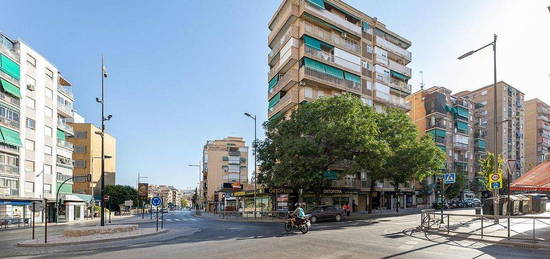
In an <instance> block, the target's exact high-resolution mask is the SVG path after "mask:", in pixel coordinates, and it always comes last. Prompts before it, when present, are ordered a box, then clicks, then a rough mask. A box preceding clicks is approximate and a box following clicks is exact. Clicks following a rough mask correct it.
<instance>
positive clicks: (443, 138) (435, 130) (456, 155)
mask: <svg viewBox="0 0 550 259" xmlns="http://www.w3.org/2000/svg"><path fill="white" fill-rule="evenodd" d="M407 100H408V101H409V102H410V103H411V110H410V111H409V113H408V114H409V117H410V118H411V120H412V121H413V123H414V124H415V125H416V127H417V129H418V131H419V133H420V134H422V135H425V134H428V135H430V136H431V137H432V138H433V140H434V142H435V144H436V145H437V146H438V147H439V148H441V150H442V151H443V152H445V154H446V158H447V159H446V163H445V168H442V169H445V171H446V172H454V173H456V174H461V175H462V176H463V177H464V178H463V179H465V180H466V181H467V184H466V190H468V188H469V186H468V185H469V184H470V183H471V182H473V181H474V178H475V173H476V172H477V171H476V169H475V167H474V155H475V152H476V151H479V152H484V151H485V148H486V143H485V141H486V140H485V131H484V130H483V131H480V130H479V129H477V130H476V129H474V118H473V112H472V111H473V109H474V104H473V103H472V102H471V101H470V100H469V99H468V98H464V97H456V96H453V95H452V91H451V90H450V89H447V88H445V87H439V86H434V87H431V88H429V89H426V90H420V91H418V92H415V93H413V94H412V95H410V96H409V97H408V98H407ZM434 183H435V179H434V178H429V179H426V181H425V182H424V183H423V186H422V187H421V188H429V189H430V186H432V187H433V184H434ZM426 191H427V193H429V194H430V195H425V197H422V199H423V200H419V203H425V204H432V203H433V202H435V195H434V193H433V188H431V189H430V190H426Z"/></svg>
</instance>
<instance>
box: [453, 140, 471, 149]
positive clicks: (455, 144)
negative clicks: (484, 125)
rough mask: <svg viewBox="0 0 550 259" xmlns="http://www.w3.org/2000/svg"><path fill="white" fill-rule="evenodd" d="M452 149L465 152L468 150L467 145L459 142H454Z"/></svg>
mask: <svg viewBox="0 0 550 259" xmlns="http://www.w3.org/2000/svg"><path fill="white" fill-rule="evenodd" d="M454 148H455V149H460V150H466V149H468V144H464V143H460V142H454Z"/></svg>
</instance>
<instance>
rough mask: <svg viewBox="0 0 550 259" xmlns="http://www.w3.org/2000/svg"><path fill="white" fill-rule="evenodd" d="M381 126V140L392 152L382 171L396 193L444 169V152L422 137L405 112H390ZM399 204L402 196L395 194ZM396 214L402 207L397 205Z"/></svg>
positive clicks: (426, 137) (389, 110)
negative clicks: (407, 185)
mask: <svg viewBox="0 0 550 259" xmlns="http://www.w3.org/2000/svg"><path fill="white" fill-rule="evenodd" d="M378 125H379V127H380V137H381V138H382V139H383V140H385V141H386V142H387V143H388V145H389V147H390V150H391V152H390V153H389V154H388V157H387V159H386V164H385V166H384V169H383V171H384V174H385V176H386V178H387V179H388V180H390V182H391V184H392V185H393V186H394V190H395V193H396V194H398V193H399V185H403V184H406V183H408V182H409V181H411V180H413V179H417V180H422V179H424V178H425V177H427V176H430V175H434V174H436V173H438V169H439V168H441V167H442V166H443V163H444V161H445V154H444V153H443V151H441V149H439V148H438V147H437V146H436V145H435V143H434V141H433V140H432V139H431V138H430V137H429V136H424V137H422V138H419V137H418V132H417V129H416V127H415V125H414V124H413V123H412V122H411V120H410V118H409V117H408V116H407V115H406V114H405V113H403V112H402V111H400V110H396V109H388V110H387V112H386V113H385V114H382V116H381V117H380V120H379V122H378ZM398 202H399V197H398V195H396V204H398ZM396 211H399V206H396Z"/></svg>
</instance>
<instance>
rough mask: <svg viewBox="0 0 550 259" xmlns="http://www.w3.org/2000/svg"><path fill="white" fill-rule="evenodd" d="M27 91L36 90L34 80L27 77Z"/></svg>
mask: <svg viewBox="0 0 550 259" xmlns="http://www.w3.org/2000/svg"><path fill="white" fill-rule="evenodd" d="M27 89H29V90H31V91H34V90H35V89H36V80H35V79H34V78H32V77H30V76H29V75H27Z"/></svg>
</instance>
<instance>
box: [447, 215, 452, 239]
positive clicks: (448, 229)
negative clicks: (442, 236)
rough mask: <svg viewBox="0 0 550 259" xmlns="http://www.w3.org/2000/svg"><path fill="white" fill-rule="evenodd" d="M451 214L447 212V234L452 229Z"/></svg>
mask: <svg viewBox="0 0 550 259" xmlns="http://www.w3.org/2000/svg"><path fill="white" fill-rule="evenodd" d="M449 216H450V215H449V214H447V234H449V231H450V230H451V221H450V220H449Z"/></svg>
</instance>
